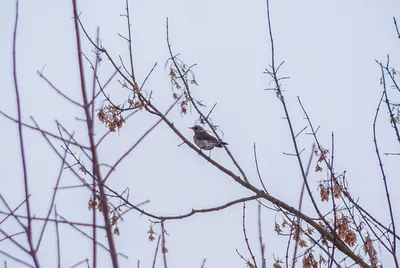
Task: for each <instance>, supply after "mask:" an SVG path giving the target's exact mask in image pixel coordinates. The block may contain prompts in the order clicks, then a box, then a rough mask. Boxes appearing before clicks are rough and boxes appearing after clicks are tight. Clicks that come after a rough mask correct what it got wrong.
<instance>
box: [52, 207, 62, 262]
mask: <svg viewBox="0 0 400 268" xmlns="http://www.w3.org/2000/svg"><path fill="white" fill-rule="evenodd" d="M57 215H58V214H57V207H55V206H54V219H55V225H56V237H57V267H58V268H61V242H60V231H59V229H58V219H57Z"/></svg>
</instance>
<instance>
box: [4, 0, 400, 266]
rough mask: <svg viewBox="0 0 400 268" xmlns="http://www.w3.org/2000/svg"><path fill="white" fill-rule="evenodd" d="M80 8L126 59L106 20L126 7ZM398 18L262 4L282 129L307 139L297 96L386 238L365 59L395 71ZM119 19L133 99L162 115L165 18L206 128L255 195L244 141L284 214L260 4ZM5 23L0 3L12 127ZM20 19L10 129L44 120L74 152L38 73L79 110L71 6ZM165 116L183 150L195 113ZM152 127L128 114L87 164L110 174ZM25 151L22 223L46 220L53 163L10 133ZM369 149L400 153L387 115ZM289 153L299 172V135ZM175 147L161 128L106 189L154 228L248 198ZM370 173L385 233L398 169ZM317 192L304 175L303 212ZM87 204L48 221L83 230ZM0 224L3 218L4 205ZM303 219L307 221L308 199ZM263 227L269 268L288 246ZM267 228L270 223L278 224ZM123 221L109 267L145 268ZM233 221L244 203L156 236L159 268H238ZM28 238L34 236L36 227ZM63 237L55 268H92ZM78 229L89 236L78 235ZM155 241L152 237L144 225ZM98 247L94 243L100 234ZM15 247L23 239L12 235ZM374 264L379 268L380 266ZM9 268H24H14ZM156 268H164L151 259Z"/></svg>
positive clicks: (133, 233) (11, 7)
mask: <svg viewBox="0 0 400 268" xmlns="http://www.w3.org/2000/svg"><path fill="white" fill-rule="evenodd" d="M78 2H79V3H78V7H79V10H80V12H81V19H82V21H83V22H84V24H85V27H86V28H87V30H88V31H89V33H90V35H91V36H92V37H94V36H95V32H96V27H97V26H100V29H101V37H102V44H103V46H104V47H105V48H106V49H107V50H108V51H109V52H110V54H111V55H112V56H113V57H114V58H115V59H117V57H118V55H121V56H122V57H123V58H125V59H127V58H126V56H127V49H126V47H127V46H126V42H125V41H124V40H122V39H121V38H120V37H119V36H118V33H121V34H125V33H126V22H125V18H124V17H121V16H120V14H123V13H124V12H125V1H122V0H114V1H78ZM399 10H400V3H399V2H398V1H393V0H392V1H372V0H354V1H343V0H338V1H317V0H314V1H311V0H304V1H293V0H285V1H276V0H272V1H271V19H272V27H273V33H274V39H275V48H276V60H277V61H278V62H280V61H282V60H285V61H286V63H285V65H284V66H283V67H282V72H281V74H282V75H283V76H290V79H289V80H285V81H284V82H283V89H284V90H285V91H284V94H285V98H286V101H287V104H288V107H289V112H290V114H291V116H292V120H293V121H292V122H293V123H294V126H295V128H296V130H297V131H299V130H300V129H302V128H303V127H304V126H305V125H306V121H305V120H303V117H304V116H303V114H302V112H301V110H300V107H299V105H298V103H297V99H296V98H297V96H300V97H301V99H302V102H303V104H304V105H305V107H306V109H307V111H308V113H309V115H310V117H311V119H312V121H313V123H314V125H315V126H318V125H320V126H321V129H320V131H319V135H320V136H319V137H320V140H321V142H322V143H323V144H324V145H325V147H329V146H330V138H331V137H330V134H331V132H332V131H333V132H334V133H335V138H336V143H335V149H336V156H335V157H336V158H335V161H336V170H337V172H341V171H343V170H346V171H347V179H348V182H349V187H350V189H351V192H352V194H353V197H355V198H359V200H360V203H361V204H362V205H363V206H364V207H365V208H366V209H367V210H369V211H371V212H372V213H373V214H374V215H376V217H377V218H378V219H380V220H382V221H383V222H385V223H386V224H388V222H389V221H388V220H389V218H388V210H387V204H386V199H385V196H384V188H383V184H382V180H381V175H380V172H379V167H378V164H377V159H376V155H375V149H374V145H373V142H372V140H373V137H372V122H373V118H374V114H375V111H376V106H377V104H378V101H379V98H380V94H381V86H380V84H379V79H380V69H379V66H378V65H377V64H376V63H375V59H377V60H380V61H385V60H386V55H387V54H390V55H391V65H392V66H394V67H398V68H400V61H399V58H398V56H399V48H400V41H399V40H398V39H397V37H396V32H395V29H394V26H393V21H392V17H393V16H398V18H399V19H400V11H399ZM130 11H131V20H132V21H131V22H132V36H133V40H134V41H133V55H134V63H135V66H136V76H137V78H138V80H139V81H140V82H142V81H143V79H144V78H145V77H146V75H147V73H148V72H149V70H150V69H151V67H152V66H153V64H154V63H155V62H157V63H158V67H157V69H156V70H155V72H154V73H153V75H152V76H151V78H150V79H149V81H148V82H147V87H146V89H147V90H148V91H151V90H152V91H153V97H154V103H155V104H156V105H157V107H159V108H160V109H161V111H165V110H166V109H167V108H168V107H169V106H170V104H171V103H172V101H173V99H172V93H171V90H170V84H169V78H168V71H167V70H165V69H164V64H165V61H166V60H167V58H168V57H169V55H168V50H167V45H166V29H165V19H166V17H169V20H170V37H171V42H172V48H173V50H174V53H180V58H181V59H182V60H183V61H184V62H185V63H186V64H188V65H191V64H194V63H197V64H198V66H197V67H196V68H195V69H194V71H195V73H196V78H197V82H198V83H199V87H197V88H195V89H193V94H194V95H195V97H196V98H197V99H199V100H203V101H204V103H206V104H207V105H208V107H209V108H211V107H212V105H213V104H214V103H215V102H217V103H218V105H217V107H216V109H215V110H214V112H213V121H214V122H215V123H216V124H217V125H219V126H220V128H221V129H222V130H223V132H224V140H225V141H227V142H228V143H229V148H230V149H231V151H232V153H233V154H234V155H235V156H236V158H237V160H238V162H239V163H240V164H241V165H242V167H243V169H244V170H245V171H246V173H247V174H248V177H249V179H250V181H251V182H253V183H254V184H255V185H259V182H258V179H257V177H256V170H255V165H254V160H253V159H254V156H253V143H254V142H256V143H257V147H258V155H259V161H260V165H261V172H262V175H263V178H264V180H265V184H266V185H267V188H268V190H269V192H270V193H271V194H272V195H274V196H276V197H278V198H281V199H282V200H284V201H286V202H288V203H289V204H291V205H293V206H297V204H298V198H299V193H300V188H301V182H302V178H301V176H300V173H299V168H298V165H297V162H296V159H295V158H294V157H291V156H285V155H283V152H287V153H293V146H292V142H291V138H290V135H289V131H288V126H287V122H286V121H285V120H282V117H283V109H282V107H281V104H280V101H279V100H278V99H277V98H276V95H275V93H274V92H272V91H265V90H264V89H265V88H267V87H269V82H270V78H269V77H268V76H267V75H265V74H263V71H264V70H265V68H266V67H267V66H268V65H269V64H270V44H269V37H268V29H267V20H266V5H265V1H261V0H255V1H237V0H234V1H232V0H230V1H228V0H220V1H210V0H203V1H192V0H186V1H185V0H180V1H179V0H170V1H160V0H153V1H150V0H148V1H131V2H130ZM14 15H15V1H12V0H3V1H2V2H1V8H0V20H1V21H0V37H1V39H0V40H1V42H0V53H1V54H0V56H1V57H0V58H1V61H0V74H1V75H0V76H1V79H0V81H1V82H0V83H1V84H0V88H1V90H0V110H1V111H4V112H6V113H8V114H10V115H12V116H16V105H15V94H14V88H13V80H12V61H11V60H12V31H13V25H14ZM19 15H20V20H19V28H18V41H17V64H18V78H19V87H20V92H21V99H22V107H23V108H22V112H23V118H24V121H25V122H28V123H31V121H30V119H29V118H30V116H33V117H34V118H35V119H36V120H37V122H38V123H39V124H40V125H41V127H43V128H44V129H47V130H49V131H52V132H56V130H57V128H56V125H55V120H56V119H57V120H59V121H60V122H62V123H63V124H64V125H65V126H66V127H67V128H68V129H69V130H70V131H75V132H76V138H77V139H78V140H81V141H86V132H85V128H84V124H83V123H82V122H80V121H77V120H76V119H75V117H79V118H82V117H83V113H82V111H80V110H78V109H77V108H76V107H74V106H72V105H71V104H69V103H67V102H66V101H65V100H63V99H62V98H61V97H60V96H59V95H57V94H56V93H55V92H54V91H53V90H52V89H51V88H49V86H48V85H47V84H46V83H45V82H44V81H43V80H42V79H41V78H40V77H39V76H38V75H37V73H36V71H37V70H41V69H42V68H43V66H45V65H46V68H45V71H44V74H45V75H46V76H47V77H48V78H49V79H50V80H51V81H52V82H53V83H54V84H55V85H56V86H57V87H58V88H59V89H61V90H63V92H64V93H66V94H68V96H70V97H71V98H72V99H74V100H77V101H81V95H80V87H79V79H78V78H79V77H78V65H77V57H76V43H75V34H74V28H73V20H72V16H73V15H72V4H71V2H70V1H61V0H59V1H50V0H47V1H45V0H38V1H20V12H19ZM82 36H83V35H82ZM82 40H83V45H84V46H83V47H84V51H85V53H86V54H87V55H88V56H90V57H91V59H93V58H94V57H93V54H92V53H91V52H90V51H91V49H92V47H91V45H90V44H89V42H88V41H87V40H85V38H83V37H82ZM126 62H127V61H126ZM85 64H86V67H87V68H86V75H87V77H88V80H87V81H88V82H89V81H90V82H91V77H92V76H91V70H90V68H88V64H87V62H85ZM112 72H113V69H112V67H111V66H110V65H109V64H108V63H107V61H106V59H105V57H104V61H103V63H102V64H101V69H100V79H101V81H106V80H107V79H108V77H109V76H110V75H111V74H112ZM88 86H90V87H91V84H90V83H88ZM107 90H108V91H107V92H109V94H110V95H111V97H112V98H114V99H115V100H123V99H126V98H127V91H126V90H124V89H122V88H121V86H120V85H119V84H118V82H117V80H114V82H113V83H112V84H111V85H110V86H109V87H108V89H107ZM389 94H390V96H391V100H392V101H396V100H398V99H399V98H398V96H399V95H398V94H399V93H398V92H395V91H394V90H392V91H390V92H389ZM207 111H208V110H207ZM168 117H169V118H170V120H172V121H173V122H174V123H175V125H176V126H177V127H178V128H179V129H180V130H181V131H182V133H184V134H185V135H186V137H188V138H190V139H191V137H192V132H191V130H190V129H188V127H189V126H192V125H193V124H194V122H195V121H196V119H197V116H196V114H195V113H192V114H190V113H189V114H188V115H186V116H181V115H180V113H179V110H178V109H177V108H176V109H174V110H173V111H172V112H171V113H170V114H169V116H168ZM156 120H158V118H155V117H154V116H152V115H150V114H148V113H146V112H142V113H137V114H136V115H135V116H134V117H133V118H132V119H131V120H130V121H128V123H127V124H126V125H124V127H123V128H122V129H121V130H120V132H119V133H115V134H113V135H112V136H110V138H109V139H108V140H107V142H106V143H105V144H104V147H102V149H101V150H100V158H101V161H102V162H106V163H109V164H112V163H114V162H115V160H116V159H118V157H119V156H120V155H121V153H123V152H125V151H126V149H127V148H129V147H130V146H131V145H132V144H134V143H135V142H136V140H137V139H138V138H139V137H140V136H141V135H142V134H143V133H144V132H145V131H146V130H147V129H148V128H149V127H150V126H152V125H153V124H154V123H155V122H156ZM96 124H97V133H99V134H98V136H100V135H101V133H104V131H105V129H104V127H103V126H102V125H101V124H100V123H99V122H98V121H97V122H96ZM0 126H1V135H2V136H1V137H2V138H1V139H0V152H1V154H0V170H1V176H0V193H1V194H2V195H3V196H4V197H5V198H6V200H7V201H8V202H9V204H10V205H11V206H12V207H15V206H17V205H18V204H19V203H20V202H21V201H22V200H23V199H24V193H23V188H22V182H23V181H22V171H21V161H20V153H19V147H18V146H19V144H18V139H17V126H16V125H15V124H14V123H12V122H10V121H9V120H7V119H5V118H4V117H2V116H0ZM24 137H25V143H26V153H27V160H28V172H29V181H30V193H31V194H32V197H31V202H32V210H33V212H34V213H33V214H35V215H36V216H44V215H45V213H46V211H47V209H48V205H49V200H50V198H51V195H52V191H53V190H52V189H53V187H54V184H55V181H56V178H57V174H58V172H59V168H60V165H61V162H60V160H59V159H58V158H57V157H56V156H55V155H54V153H53V152H52V150H51V148H50V147H49V146H48V145H47V143H46V142H45V141H44V140H43V138H42V137H41V135H39V134H38V133H34V132H32V131H29V130H24ZM378 139H379V142H380V149H381V152H398V151H399V144H398V143H397V142H396V140H395V136H394V133H393V132H392V130H391V127H390V125H389V119H388V116H387V113H386V111H385V109H382V111H381V114H380V117H379V123H378ZM298 141H299V145H300V147H301V148H305V149H306V151H305V152H304V153H303V155H302V156H303V158H304V159H308V156H309V152H310V148H311V145H312V137H311V136H310V135H302V136H301V137H300V138H299V140H298ZM180 143H181V141H180V140H179V139H178V138H177V137H176V136H175V135H174V133H173V132H172V131H171V130H170V129H169V128H168V127H167V126H166V125H165V124H160V125H159V126H158V127H157V128H156V130H155V131H153V132H152V133H151V134H150V135H149V136H148V137H147V138H146V139H145V140H144V141H143V142H142V143H141V144H140V146H138V147H137V148H136V149H135V151H134V152H133V153H132V155H131V156H130V157H129V158H127V159H125V161H124V162H123V163H122V164H121V165H120V166H119V167H118V169H117V172H115V174H114V176H113V177H112V178H111V179H110V181H109V182H110V184H111V186H113V187H114V188H115V189H116V190H118V191H122V190H124V189H125V188H126V187H129V188H130V200H131V202H132V203H140V202H142V201H144V200H147V199H150V200H151V202H150V203H149V204H147V205H146V206H145V207H144V208H145V209H146V210H147V211H149V212H153V213H155V214H162V215H170V214H183V213H186V212H189V211H190V210H191V209H192V208H208V207H212V206H216V205H220V204H224V203H226V202H228V201H230V200H232V199H236V198H240V197H244V196H249V195H250V194H251V193H249V191H247V190H245V189H242V188H241V187H240V186H239V185H238V184H237V183H235V182H234V181H232V179H230V178H228V177H227V176H226V175H224V174H222V173H221V172H219V171H218V170H217V169H216V168H215V167H214V166H212V165H210V164H208V163H207V162H206V161H205V160H204V159H202V158H201V157H199V156H198V155H197V154H196V152H194V151H192V150H191V149H190V148H188V147H187V146H180V147H178V146H177V145H179V144H180ZM58 145H59V144H58ZM58 148H59V149H60V150H61V148H60V147H58ZM77 153H79V152H78V151H77ZM212 157H213V158H215V159H216V160H217V161H219V162H220V163H222V164H224V165H225V166H227V167H228V168H231V169H232V170H233V171H235V172H236V169H235V168H234V166H233V165H232V163H231V162H230V160H229V158H228V157H227V156H226V154H225V153H224V151H223V150H215V151H213V154H212ZM383 159H384V161H385V168H386V171H387V173H388V174H387V175H388V182H389V186H390V189H391V194H392V195H391V196H392V198H393V199H392V201H393V206H394V211H395V213H396V214H395V216H396V220H397V222H400V217H399V215H400V214H399V213H398V211H399V208H400V197H399V196H398V195H396V190H395V189H398V188H399V186H400V183H399V181H398V157H396V156H383ZM70 161H71V159H70ZM86 163H87V164H89V163H88V162H86ZM324 178H325V176H324V174H323V173H318V174H316V173H314V172H313V173H312V174H311V176H310V180H311V181H313V182H314V184H313V185H314V187H313V190H314V192H315V195H316V196H317V198H318V191H317V181H319V180H321V179H324ZM61 184H62V185H76V184H78V181H77V180H76V179H75V178H74V177H73V176H71V174H70V173H69V172H68V171H65V173H64V176H63V178H62V182H61ZM89 197H90V195H89V193H88V191H87V190H83V189H80V190H68V191H61V192H59V194H58V197H57V200H56V204H57V209H58V212H59V213H60V214H61V215H63V216H65V217H67V218H68V219H69V220H70V221H86V222H90V220H91V212H90V211H88V210H87V202H88V200H89ZM0 210H5V208H4V206H3V204H1V205H0ZM304 210H305V211H306V212H312V213H313V210H312V209H311V207H310V206H308V201H307V202H306V204H305V208H304ZM23 212H24V209H21V210H20V213H23ZM256 214H257V206H256V202H251V203H248V205H247V230H248V235H249V239H250V241H251V242H252V243H253V244H254V248H253V250H254V252H255V255H256V256H257V257H259V256H260V254H259V247H258V240H257V239H258V232H257V217H256ZM312 215H315V214H312ZM99 216H100V214H99ZM275 216H276V214H275V213H274V212H270V211H267V210H264V214H263V219H262V222H263V234H264V242H265V244H266V256H267V261H268V266H269V267H271V266H272V263H273V255H274V256H277V257H280V258H282V257H284V254H285V245H286V239H285V238H282V237H278V236H277V235H276V234H275V232H274V223H275V222H274V220H275ZM281 218H282V217H281V215H278V216H277V219H278V221H280V219H281ZM0 219H2V218H0ZM124 219H125V221H124V222H121V223H120V230H121V235H120V236H119V237H115V241H116V245H117V249H118V251H119V252H121V253H123V254H125V255H127V256H129V260H126V259H123V258H121V259H120V266H121V267H136V266H135V265H136V263H137V260H140V262H141V266H140V267H151V263H152V260H153V254H154V249H155V246H156V242H152V243H151V242H148V239H147V237H148V234H147V233H146V232H147V230H148V229H149V225H150V222H149V219H148V218H147V217H145V216H141V215H139V214H138V213H136V212H131V213H129V214H128V215H126V217H125V218H124ZM241 222H242V205H236V206H234V207H231V208H229V209H226V210H224V211H220V212H217V213H211V214H205V215H197V216H194V217H191V218H189V219H185V220H180V221H170V222H167V223H166V228H167V231H168V233H169V236H167V248H168V249H169V253H168V255H167V256H168V264H169V267H200V266H201V263H202V260H203V258H206V259H207V262H206V265H205V267H231V268H236V267H245V266H246V264H245V263H244V262H243V260H241V259H240V258H239V256H238V255H237V254H236V252H235V249H238V250H239V251H240V252H241V254H242V255H244V256H246V257H248V253H247V250H246V247H245V243H244V239H243V233H242V226H241ZM397 226H398V227H399V226H400V225H399V224H397ZM35 227H36V228H35V231H36V233H38V231H39V230H40V229H39V227H40V225H35ZM1 228H4V229H5V230H7V231H8V232H9V233H13V232H17V231H19V229H18V228H17V225H16V224H15V221H13V220H8V222H7V223H5V224H3V225H2V226H1ZM61 230H62V233H61V242H62V251H63V260H62V262H63V267H70V266H72V265H73V264H75V263H77V262H79V261H82V260H84V259H85V258H87V257H88V258H91V245H92V244H91V241H89V240H88V239H86V238H83V237H82V236H81V235H80V234H79V233H77V232H76V231H75V230H73V229H71V228H70V227H68V226H63V227H62V229H61ZM85 230H86V231H87V232H88V233H90V232H91V230H90V229H89V228H87V229H85ZM155 230H156V232H158V233H160V230H159V227H158V226H157V227H156V229H155ZM54 233H55V229H54V226H53V225H50V226H49V227H48V229H47V233H46V234H47V235H46V239H45V240H44V241H43V245H42V247H41V249H40V252H39V258H40V261H41V264H42V266H43V267H55V266H56V247H55V245H56V244H55V239H54ZM99 237H100V238H101V239H103V234H100V235H99ZM1 238H2V237H0V239H1ZM19 239H20V241H24V239H25V237H22V236H21V237H20V238H19ZM0 249H1V250H4V251H7V252H9V253H11V254H14V255H16V256H23V255H22V253H21V252H20V251H19V250H18V249H16V248H15V247H14V246H11V245H10V244H9V243H8V242H0ZM317 252H318V251H317ZM98 255H99V260H101V262H100V263H101V264H100V265H99V267H110V260H109V257H108V254H105V252H104V251H103V250H102V249H99V254H98ZM384 258H385V260H386V261H388V263H389V264H387V267H390V266H391V264H392V262H391V260H389V259H388V257H387V256H385V257H384ZM23 259H25V260H27V261H30V259H29V258H28V257H27V256H25V257H23ZM5 260H7V262H8V265H9V266H8V267H20V266H19V264H18V263H15V262H13V261H12V260H10V259H7V258H5V256H3V255H0V265H3V263H4V261H5ZM81 267H83V266H81ZM157 267H163V266H162V262H161V255H160V256H159V257H158V266H157ZM385 267H386V265H385Z"/></svg>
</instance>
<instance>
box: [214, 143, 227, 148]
mask: <svg viewBox="0 0 400 268" xmlns="http://www.w3.org/2000/svg"><path fill="white" fill-rule="evenodd" d="M222 145H228V143H227V142H224V141H219V142H218V144H217V145H215V146H216V147H219V148H221V147H222Z"/></svg>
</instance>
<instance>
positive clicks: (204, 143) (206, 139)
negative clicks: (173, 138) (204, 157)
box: [190, 125, 228, 150]
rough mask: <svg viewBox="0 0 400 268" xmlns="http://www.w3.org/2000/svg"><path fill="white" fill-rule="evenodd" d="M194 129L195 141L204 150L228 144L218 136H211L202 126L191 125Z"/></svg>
mask: <svg viewBox="0 0 400 268" xmlns="http://www.w3.org/2000/svg"><path fill="white" fill-rule="evenodd" d="M190 129H192V130H193V131H194V136H193V140H194V143H195V144H196V145H197V146H198V147H199V148H200V149H202V150H212V149H214V147H219V148H221V147H222V145H228V143H226V142H223V141H221V140H218V139H217V138H215V137H213V136H211V135H210V134H209V133H208V132H207V131H205V130H204V129H203V128H202V127H201V126H199V125H195V126H194V127H190Z"/></svg>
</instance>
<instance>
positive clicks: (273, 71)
mask: <svg viewBox="0 0 400 268" xmlns="http://www.w3.org/2000/svg"><path fill="white" fill-rule="evenodd" d="M267 20H268V29H269V37H270V42H271V70H270V71H269V70H267V73H268V74H269V75H270V76H271V77H272V79H273V80H274V82H275V90H276V92H277V96H278V98H279V99H280V101H281V103H282V106H283V110H284V112H285V117H286V121H287V123H288V126H289V131H290V135H291V137H292V141H293V146H294V150H295V152H296V158H297V161H298V164H299V167H300V171H301V175H302V177H303V181H304V183H305V186H306V189H307V193H308V195H309V197H310V199H311V202H312V204H313V206H314V209H315V211H316V212H317V214H318V216H319V217H320V219H321V220H322V221H323V222H324V224H325V225H326V226H328V227H329V228H330V229H332V228H331V226H330V225H329V222H328V221H327V220H326V219H325V218H324V216H323V215H322V213H321V211H320V209H319V207H318V205H317V203H316V202H315V199H314V197H313V195H312V191H311V189H310V186H309V184H308V182H307V176H306V172H305V170H304V166H303V162H302V160H301V157H300V151H299V148H298V145H297V141H296V135H295V133H294V130H293V126H292V121H291V119H290V116H289V111H288V109H287V106H286V102H285V98H284V96H283V94H282V90H281V85H280V83H279V80H281V78H278V70H279V68H280V67H281V66H282V64H283V62H282V63H281V64H280V65H279V66H278V67H277V68H276V67H275V47H274V38H273V35H272V26H271V17H270V8H269V0H267Z"/></svg>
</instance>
